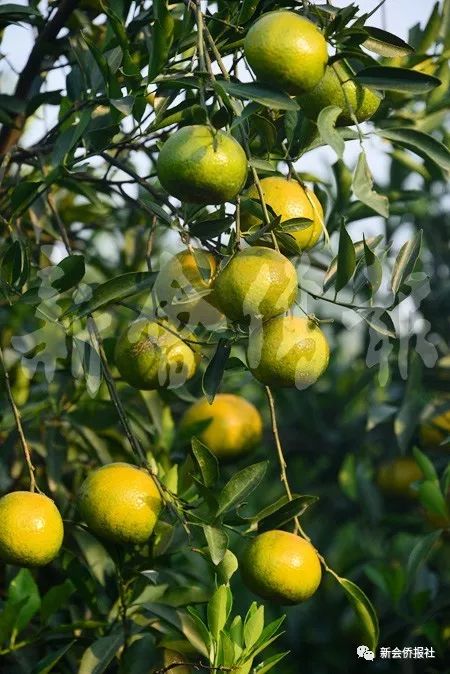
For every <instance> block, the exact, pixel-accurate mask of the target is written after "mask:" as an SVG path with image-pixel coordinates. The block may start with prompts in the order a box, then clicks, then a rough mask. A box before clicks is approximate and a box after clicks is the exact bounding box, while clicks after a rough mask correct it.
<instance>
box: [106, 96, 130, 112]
mask: <svg viewBox="0 0 450 674" xmlns="http://www.w3.org/2000/svg"><path fill="white" fill-rule="evenodd" d="M135 101H136V99H135V97H134V96H124V97H123V98H110V99H109V102H110V103H111V105H113V106H114V107H115V108H116V110H118V111H119V112H121V113H122V114H123V115H125V116H127V115H131V113H132V112H133V106H134V103H135Z"/></svg>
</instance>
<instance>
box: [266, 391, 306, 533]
mask: <svg viewBox="0 0 450 674" xmlns="http://www.w3.org/2000/svg"><path fill="white" fill-rule="evenodd" d="M264 388H265V391H266V396H267V400H268V403H269V409H270V419H271V422H272V433H273V437H274V440H275V447H276V448H277V454H278V462H279V464H280V480H281V482H282V483H283V486H284V490H285V492H286V494H287V497H288V499H289V501H292V499H293V496H292V490H291V487H290V485H289V480H288V476H287V473H286V468H287V463H286V459H285V458H284V453H283V446H282V444H281V440H280V433H279V431H278V423H277V414H276V410H275V400H274V397H273V394H272V391H271V390H270V388H269V386H265V387H264ZM294 524H295V528H294V533H296V534H297V533H300V535H301V536H302V537H303V538H305V539H306V540H307V541H310V538H309V536H307V534H306V533H305V532H304V531H303V528H302V525H301V524H300V520H299V518H298V517H294Z"/></svg>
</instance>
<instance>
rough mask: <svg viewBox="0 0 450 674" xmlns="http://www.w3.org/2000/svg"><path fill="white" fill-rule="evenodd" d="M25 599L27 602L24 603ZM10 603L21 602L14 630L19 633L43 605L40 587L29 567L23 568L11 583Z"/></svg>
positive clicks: (9, 591) (9, 590)
mask: <svg viewBox="0 0 450 674" xmlns="http://www.w3.org/2000/svg"><path fill="white" fill-rule="evenodd" d="M24 600H25V603H23V604H22V602H23V601H24ZM8 604H11V605H18V604H21V606H20V608H18V609H17V611H16V617H15V621H14V631H15V632H17V633H19V632H21V631H22V630H23V629H25V627H26V626H27V625H28V623H29V622H30V620H31V618H32V617H33V616H34V615H35V614H36V613H37V612H38V611H39V609H40V606H41V597H40V595H39V588H38V586H37V585H36V582H35V580H34V578H33V576H32V575H31V572H30V571H29V570H28V569H21V570H20V571H19V573H18V574H17V575H16V576H15V577H14V578H13V580H12V581H11V583H10V584H9V589H8Z"/></svg>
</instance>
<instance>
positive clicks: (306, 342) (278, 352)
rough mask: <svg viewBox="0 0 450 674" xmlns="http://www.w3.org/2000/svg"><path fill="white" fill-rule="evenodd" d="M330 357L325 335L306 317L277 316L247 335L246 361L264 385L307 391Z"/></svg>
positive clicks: (325, 366)
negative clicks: (248, 336)
mask: <svg viewBox="0 0 450 674" xmlns="http://www.w3.org/2000/svg"><path fill="white" fill-rule="evenodd" d="M329 357H330V349H329V346H328V341H327V339H326V337H325V335H324V333H323V332H322V330H321V329H320V328H319V327H318V326H317V325H316V323H315V322H314V321H313V320H310V319H309V318H302V317H297V316H278V317H277V318H273V319H272V320H270V321H267V323H263V325H261V326H259V327H258V328H257V329H256V330H255V331H254V332H252V333H251V334H250V338H249V346H248V351H247V362H248V365H249V368H250V370H251V372H252V374H253V375H254V377H256V379H258V380H259V381H261V382H262V383H263V384H266V385H267V386H280V387H294V386H295V387H297V388H298V389H304V388H307V387H308V386H311V384H314V383H315V382H316V381H317V379H318V378H319V377H320V376H321V375H322V374H323V372H324V371H325V369H326V368H327V366H328V361H329Z"/></svg>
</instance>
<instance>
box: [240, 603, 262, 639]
mask: <svg viewBox="0 0 450 674" xmlns="http://www.w3.org/2000/svg"><path fill="white" fill-rule="evenodd" d="M263 629H264V606H257V604H256V602H253V604H252V605H251V607H250V609H249V611H248V613H247V617H246V618H245V622H244V642H245V647H246V648H252V646H254V645H255V644H256V642H257V641H258V639H259V637H260V636H261V634H262V631H263Z"/></svg>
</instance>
